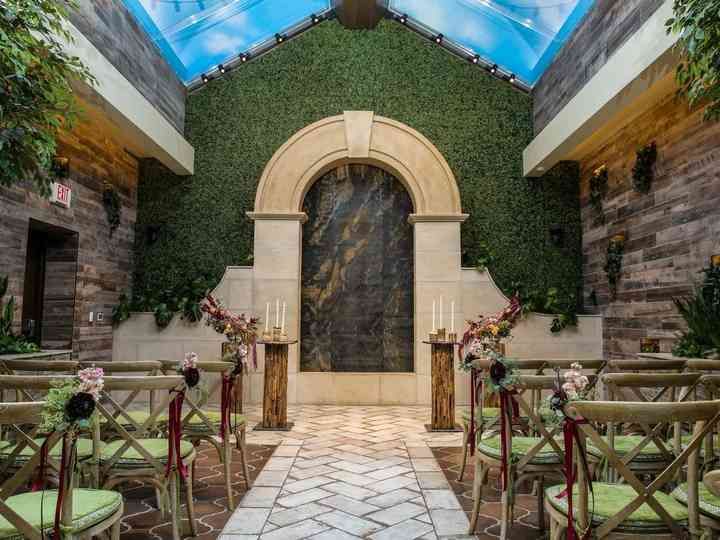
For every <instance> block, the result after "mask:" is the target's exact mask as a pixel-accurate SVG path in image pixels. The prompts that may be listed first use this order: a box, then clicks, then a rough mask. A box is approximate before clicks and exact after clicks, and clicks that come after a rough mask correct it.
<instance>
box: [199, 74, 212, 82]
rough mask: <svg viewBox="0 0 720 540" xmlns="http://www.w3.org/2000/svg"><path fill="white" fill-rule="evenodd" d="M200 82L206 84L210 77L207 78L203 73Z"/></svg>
mask: <svg viewBox="0 0 720 540" xmlns="http://www.w3.org/2000/svg"><path fill="white" fill-rule="evenodd" d="M200 80H202V82H203V83H207V82H208V81H209V80H210V77H208V76H207V74H206V73H203V74H202V75H200Z"/></svg>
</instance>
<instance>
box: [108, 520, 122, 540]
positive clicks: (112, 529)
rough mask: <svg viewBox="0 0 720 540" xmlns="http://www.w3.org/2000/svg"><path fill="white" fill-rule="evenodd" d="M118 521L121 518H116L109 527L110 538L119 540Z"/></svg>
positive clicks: (119, 521)
mask: <svg viewBox="0 0 720 540" xmlns="http://www.w3.org/2000/svg"><path fill="white" fill-rule="evenodd" d="M120 523H121V520H119V519H118V520H117V521H116V522H115V523H113V524H112V527H110V540H120Z"/></svg>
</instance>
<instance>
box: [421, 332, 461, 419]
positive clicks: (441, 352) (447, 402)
mask: <svg viewBox="0 0 720 540" xmlns="http://www.w3.org/2000/svg"><path fill="white" fill-rule="evenodd" d="M430 348H431V356H432V360H431V361H432V367H431V369H432V371H431V373H432V377H431V384H432V422H431V424H430V425H429V426H428V429H429V430H431V431H458V430H459V429H460V428H459V427H458V426H457V425H456V424H455V369H454V362H453V358H454V356H455V343H452V342H432V343H430Z"/></svg>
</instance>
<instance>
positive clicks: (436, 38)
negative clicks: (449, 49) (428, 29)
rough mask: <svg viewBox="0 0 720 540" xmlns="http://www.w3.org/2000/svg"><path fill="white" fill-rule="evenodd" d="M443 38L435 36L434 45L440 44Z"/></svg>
mask: <svg viewBox="0 0 720 540" xmlns="http://www.w3.org/2000/svg"><path fill="white" fill-rule="evenodd" d="M443 37H445V36H443V35H442V34H438V35H437V36H435V43H437V44H438V45H440V44H441V43H442V40H443Z"/></svg>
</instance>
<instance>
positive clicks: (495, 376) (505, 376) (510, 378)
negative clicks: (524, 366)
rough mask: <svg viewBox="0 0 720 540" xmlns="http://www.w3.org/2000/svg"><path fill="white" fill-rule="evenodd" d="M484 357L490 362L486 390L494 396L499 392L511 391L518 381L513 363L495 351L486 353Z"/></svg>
mask: <svg viewBox="0 0 720 540" xmlns="http://www.w3.org/2000/svg"><path fill="white" fill-rule="evenodd" d="M485 356H486V358H488V359H489V360H490V369H489V370H488V377H487V380H486V383H487V388H488V390H490V392H492V393H494V394H496V393H499V392H500V391H501V390H512V389H513V387H514V386H515V385H516V384H517V381H518V371H517V367H516V365H515V363H514V362H513V361H512V360H511V359H510V358H506V357H505V356H503V355H502V354H500V353H498V352H496V351H488V352H487V353H486V354H485Z"/></svg>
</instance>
